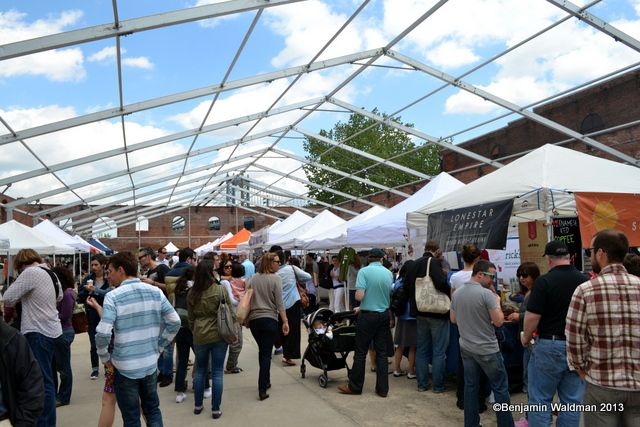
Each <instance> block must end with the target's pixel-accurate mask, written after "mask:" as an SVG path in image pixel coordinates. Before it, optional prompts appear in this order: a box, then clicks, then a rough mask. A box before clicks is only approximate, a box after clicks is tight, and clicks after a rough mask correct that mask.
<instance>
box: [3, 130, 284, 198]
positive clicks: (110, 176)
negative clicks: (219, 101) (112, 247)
mask: <svg viewBox="0 0 640 427" xmlns="http://www.w3.org/2000/svg"><path fill="white" fill-rule="evenodd" d="M288 128H289V127H288V126H283V127H281V128H277V129H273V130H268V131H265V132H260V133H257V134H255V135H251V136H248V137H245V138H241V139H237V140H232V141H228V142H225V143H223V144H217V145H212V146H209V147H205V148H202V149H200V150H194V151H192V152H191V153H188V154H178V155H175V156H172V157H168V158H166V159H160V160H156V161H154V162H150V163H145V164H142V165H140V166H136V167H133V168H130V169H128V170H127V169H123V170H120V171H117V172H113V173H110V174H107V175H102V176H99V177H96V178H92V179H88V180H85V181H81V182H77V183H75V184H70V185H69V186H68V188H69V189H74V190H75V189H77V188H81V187H86V186H88V185H92V184H96V183H99V182H104V181H108V180H110V179H114V178H119V177H121V176H125V175H129V174H130V173H136V172H141V171H144V170H147V169H151V168H154V167H157V166H162V165H165V164H167V163H172V162H175V161H177V160H183V159H186V158H187V157H197V156H201V155H203V154H208V153H211V152H214V151H218V150H219V149H221V148H225V147H229V146H231V145H234V144H239V143H243V142H247V141H253V140H256V139H260V138H264V137H265V136H269V135H271V134H274V133H279V132H283V131H284V130H286V129H288ZM68 188H57V189H55V190H50V191H46V192H44V193H40V194H36V195H35V196H30V197H26V198H23V199H19V200H15V201H13V202H10V203H7V204H5V206H7V207H12V206H19V205H23V204H25V203H29V202H33V201H35V200H40V199H45V198H47V197H51V196H55V195H57V194H61V193H65V192H67V191H69V190H68Z"/></svg>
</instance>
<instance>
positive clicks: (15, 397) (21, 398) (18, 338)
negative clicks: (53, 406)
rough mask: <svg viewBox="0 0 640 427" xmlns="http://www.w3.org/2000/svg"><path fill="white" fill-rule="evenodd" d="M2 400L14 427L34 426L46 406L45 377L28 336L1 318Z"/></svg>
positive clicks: (0, 377) (0, 378)
mask: <svg viewBox="0 0 640 427" xmlns="http://www.w3.org/2000/svg"><path fill="white" fill-rule="evenodd" d="M0 384H2V400H3V402H4V405H5V406H6V407H7V410H8V411H9V419H10V420H11V424H13V425H14V426H15V427H31V426H35V425H36V423H37V421H38V418H39V417H40V415H41V414H42V410H43V409H44V381H43V379H42V371H41V370H40V366H39V365H38V362H37V361H36V359H35V357H33V353H31V349H30V348H29V344H28V343H27V339H26V338H25V337H24V336H22V335H21V334H20V333H19V332H18V331H17V330H16V329H14V328H12V327H11V326H9V325H7V324H6V323H5V322H3V321H1V320H0Z"/></svg>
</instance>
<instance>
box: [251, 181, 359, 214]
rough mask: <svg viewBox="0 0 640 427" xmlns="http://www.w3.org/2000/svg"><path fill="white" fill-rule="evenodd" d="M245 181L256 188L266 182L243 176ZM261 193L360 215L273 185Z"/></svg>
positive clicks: (263, 189)
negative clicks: (266, 192)
mask: <svg viewBox="0 0 640 427" xmlns="http://www.w3.org/2000/svg"><path fill="white" fill-rule="evenodd" d="M243 179H244V180H246V181H249V182H251V183H253V184H254V185H256V188H260V186H261V185H264V182H260V181H256V180H255V179H252V178H249V177H247V176H243ZM267 188H268V190H267ZM259 191H269V192H270V193H271V194H274V195H276V196H281V197H291V198H292V199H301V200H306V201H308V202H311V203H315V204H318V205H320V206H324V207H327V208H330V209H335V210H337V211H340V212H344V213H347V214H349V215H353V216H356V215H359V214H358V212H354V211H351V210H349V209H345V208H343V207H340V206H333V205H332V204H330V203H327V202H323V201H321V200H317V199H314V198H312V197H308V196H303V195H299V194H296V193H294V192H292V191H289V190H285V189H284V188H280V187H275V186H273V185H269V186H268V187H261V188H260V190H259Z"/></svg>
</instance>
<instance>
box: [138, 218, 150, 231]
mask: <svg viewBox="0 0 640 427" xmlns="http://www.w3.org/2000/svg"><path fill="white" fill-rule="evenodd" d="M136 231H149V220H148V219H147V217H145V216H143V215H140V216H139V217H138V221H136Z"/></svg>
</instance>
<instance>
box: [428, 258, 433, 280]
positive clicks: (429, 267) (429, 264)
mask: <svg viewBox="0 0 640 427" xmlns="http://www.w3.org/2000/svg"><path fill="white" fill-rule="evenodd" d="M431 258H433V257H432V256H430V257H429V259H428V260H427V276H429V272H430V270H431Z"/></svg>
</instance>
